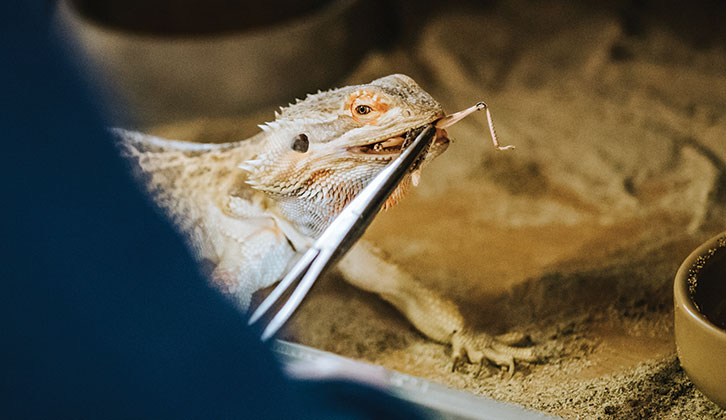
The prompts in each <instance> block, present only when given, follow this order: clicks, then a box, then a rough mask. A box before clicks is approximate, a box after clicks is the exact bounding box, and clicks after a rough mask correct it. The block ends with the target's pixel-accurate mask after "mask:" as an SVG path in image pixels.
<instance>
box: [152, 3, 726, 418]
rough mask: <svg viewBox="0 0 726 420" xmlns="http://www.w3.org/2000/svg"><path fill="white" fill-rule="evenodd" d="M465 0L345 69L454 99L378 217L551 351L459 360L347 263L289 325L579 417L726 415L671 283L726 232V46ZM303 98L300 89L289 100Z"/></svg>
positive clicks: (191, 127)
mask: <svg viewBox="0 0 726 420" xmlns="http://www.w3.org/2000/svg"><path fill="white" fill-rule="evenodd" d="M530 6H532V7H520V8H516V9H515V8H511V9H510V8H507V7H506V6H500V7H499V8H498V9H496V10H494V11H490V12H488V13H483V12H478V11H473V10H466V9H456V10H449V11H447V12H442V13H437V14H435V16H432V17H429V20H428V24H426V25H424V26H423V27H422V28H421V29H420V30H418V31H413V32H412V33H410V34H409V39H410V42H408V43H405V44H404V45H403V46H399V47H398V48H397V49H395V50H393V51H388V52H385V53H374V54H372V55H370V56H368V57H367V58H365V59H364V60H363V61H362V63H361V65H360V66H359V68H358V69H357V71H356V72H355V73H354V74H352V75H351V76H350V77H349V78H348V79H347V80H344V81H341V84H347V83H360V82H367V81H370V80H372V79H374V78H377V77H380V76H383V75H386V74H389V73H406V74H409V75H410V76H412V77H414V78H415V79H416V80H417V81H418V82H419V83H420V84H421V85H422V86H423V87H424V88H425V89H426V90H428V91H429V92H430V93H431V94H432V95H433V96H434V97H436V98H437V99H439V100H440V101H441V102H442V103H443V105H444V107H445V109H446V110H447V111H450V112H452V111H455V110H460V109H463V108H465V107H468V106H470V105H472V104H474V103H476V102H477V101H479V100H485V101H486V102H487V103H488V104H489V105H490V107H491V109H492V112H493V115H494V119H495V122H496V124H497V128H498V132H499V135H500V138H501V139H502V141H503V142H504V143H511V144H515V145H516V147H517V149H516V150H514V151H508V152H499V151H496V150H494V149H493V148H492V147H491V144H490V143H489V138H488V132H487V126H486V121H485V118H484V115H483V114H481V115H475V116H473V117H470V118H469V119H467V120H465V121H463V122H462V123H460V124H458V125H456V126H454V127H452V128H451V129H450V130H449V134H450V135H451V137H452V138H453V139H454V140H455V141H454V143H453V144H452V145H451V146H450V148H449V150H448V151H447V152H446V153H445V154H444V155H442V156H441V157H440V158H439V159H438V160H437V161H435V162H434V163H433V164H431V165H430V166H429V167H428V168H426V170H424V172H423V177H422V180H421V185H420V186H419V187H418V188H417V189H415V190H414V191H413V192H412V193H411V194H410V196H409V197H407V199H406V200H404V202H403V203H401V204H399V205H398V206H397V207H395V208H394V209H392V210H390V211H388V212H386V213H384V214H381V215H380V216H379V218H378V219H377V220H376V221H375V222H374V224H373V225H372V227H371V228H370V229H369V231H368V233H367V234H366V236H367V238H368V239H369V240H371V241H373V242H375V243H377V244H378V245H379V246H380V247H381V248H383V249H384V250H385V251H386V252H387V253H388V254H389V255H390V259H391V260H393V261H395V262H397V263H398V264H400V266H401V267H403V268H404V269H406V270H408V271H410V272H411V273H413V274H414V275H415V276H416V277H418V278H419V279H420V281H421V282H422V283H424V284H426V285H427V286H429V287H431V288H433V289H435V290H437V291H439V292H440V293H441V294H443V295H444V296H446V297H448V298H449V299H451V300H453V301H455V302H457V303H458V304H459V305H460V307H461V309H462V311H463V313H464V315H465V317H466V319H467V320H468V322H469V323H470V324H471V325H473V326H474V327H476V328H477V329H478V330H480V331H482V332H487V333H492V334H495V333H501V332H505V331H510V330H516V331H522V332H525V333H527V334H529V335H530V336H531V338H532V342H533V343H534V344H535V345H537V346H541V347H543V348H546V349H549V351H550V353H551V357H550V358H549V359H548V360H546V361H543V362H542V363H536V364H520V365H519V366H518V369H517V371H516V373H515V374H514V376H513V377H512V378H509V377H508V376H507V374H506V373H504V372H502V371H500V370H499V369H497V368H495V367H493V366H485V367H484V369H482V370H481V371H479V367H478V366H472V365H464V366H461V367H460V368H459V369H457V370H456V371H455V372H451V367H452V361H451V354H450V352H451V350H450V348H449V347H448V346H445V345H442V344H438V343H434V342H431V341H429V340H427V339H426V338H424V337H423V336H422V335H421V334H419V333H418V332H417V331H416V330H414V329H413V328H412V327H411V326H410V325H409V324H408V323H407V322H406V320H405V319H404V318H403V317H402V316H401V315H399V314H398V313H397V312H396V311H395V310H394V309H393V308H392V307H391V306H389V305H388V304H386V303H385V302H383V301H381V300H380V299H378V298H377V297H376V296H374V295H371V294H367V293H365V292H362V291H359V290H357V289H354V288H353V287H351V286H348V285H347V284H346V283H344V282H343V281H342V280H341V279H340V278H339V277H338V276H337V275H335V274H331V275H329V276H327V277H326V278H324V279H323V280H321V281H320V282H319V284H318V285H316V287H315V288H314V289H313V292H312V293H311V294H310V296H309V297H308V299H307V300H306V301H305V302H304V304H303V306H302V307H301V309H300V310H299V312H298V313H297V314H296V315H295V317H294V318H293V320H292V322H291V323H290V324H289V326H288V328H287V330H286V332H285V333H284V337H285V338H287V339H290V340H293V341H296V342H299V343H302V344H306V345H309V346H313V347H316V348H320V349H324V350H328V351H332V352H335V353H338V354H341V355H344V356H349V357H352V358H356V359H362V360H366V361H369V362H373V363H378V364H381V365H383V366H386V367H388V368H391V369H395V370H398V371H401V372H404V373H407V374H411V375H415V376H418V377H422V378H426V379H429V380H433V381H436V382H439V383H442V384H445V385H448V386H451V387H453V388H456V389H461V390H465V391H470V392H472V393H474V394H478V395H486V396H489V397H493V398H496V399H498V400H503V401H509V402H513V403H516V404H521V405H523V406H526V407H531V408H534V409H537V410H543V411H545V412H548V413H551V414H555V415H559V416H562V417H564V418H568V419H575V418H583V419H594V418H603V419H612V418H617V419H636V418H648V419H651V418H653V419H666V418H668V419H671V418H672V419H711V418H713V419H715V418H724V417H726V412H724V411H722V410H720V409H718V407H717V406H716V405H714V404H713V403H711V402H710V401H708V400H707V399H706V398H705V397H704V396H703V395H702V394H701V393H700V392H699V391H698V390H697V389H696V388H695V387H694V385H693V384H692V383H691V382H690V381H689V379H688V378H687V377H686V375H685V374H684V372H683V370H682V369H681V368H680V365H679V362H678V360H677V358H676V355H675V346H674V339H673V323H672V318H673V313H672V306H673V303H672V282H673V278H674V275H675V272H676V269H677V268H678V266H679V264H680V262H681V261H683V259H684V258H685V257H686V256H687V255H688V254H689V253H690V251H691V250H692V249H694V248H695V247H696V246H697V245H698V244H700V243H701V242H703V241H704V240H706V239H707V238H709V237H711V236H712V235H714V234H716V233H717V232H720V231H724V230H726V164H725V163H724V162H725V161H726V112H725V111H726V77H725V76H724V71H723V69H725V68H726V51H724V45H723V44H719V43H715V44H713V45H705V46H704V45H701V46H699V47H698V48H695V47H694V46H693V45H691V44H689V42H687V41H685V40H684V39H683V38H681V37H680V36H678V35H676V34H674V33H672V32H671V31H670V29H668V27H666V26H663V25H659V24H658V23H657V22H655V23H652V24H650V23H649V22H647V21H646V22H644V23H643V29H641V30H640V31H639V32H638V33H636V34H633V33H632V31H627V30H626V29H627V25H625V23H624V22H623V20H622V19H621V16H619V15H617V14H614V13H609V12H606V11H599V12H591V11H588V10H586V9H584V8H583V7H581V6H578V5H577V4H569V3H562V2H545V3H538V4H537V5H536V7H535V6H534V5H530ZM290 99H291V100H292V99H293V98H290ZM271 118H272V113H271V111H268V110H264V111H261V112H260V113H259V114H255V115H247V116H244V117H240V118H231V119H225V120H219V119H206V120H199V121H189V122H181V123H179V124H173V125H166V126H163V127H155V128H154V129H153V130H152V131H154V132H155V133H156V134H160V135H165V136H168V137H173V138H185V139H194V140H200V141H225V140H237V139H239V138H243V137H242V135H243V134H245V135H246V134H250V132H251V131H252V132H253V131H254V130H252V129H251V128H250V127H253V126H254V124H257V123H260V122H261V121H266V120H270V119H271Z"/></svg>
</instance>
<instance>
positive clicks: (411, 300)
mask: <svg viewBox="0 0 726 420" xmlns="http://www.w3.org/2000/svg"><path fill="white" fill-rule="evenodd" d="M338 267H339V269H340V271H341V272H342V274H343V277H344V278H345V279H346V280H347V281H348V282H349V283H350V284H352V285H354V286H356V287H358V288H361V289H363V290H366V291H369V292H373V293H377V294H378V295H380V296H381V297H382V298H383V299H385V300H386V301H388V302H390V303H391V304H392V305H393V306H395V307H396V308H397V309H398V310H399V311H401V312H402V313H403V314H404V315H405V316H406V318H408V320H409V321H410V322H411V323H412V324H413V325H414V326H415V327H416V328H417V329H418V330H419V331H421V332H422V333H423V334H425V335H426V336H428V337H430V338H432V339H434V340H436V341H438V342H441V343H446V344H451V346H452V357H453V358H454V365H453V368H456V364H457V362H458V360H461V359H464V358H468V359H469V361H470V362H472V363H482V364H483V362H484V361H485V360H489V361H491V362H493V363H495V364H497V365H500V366H508V367H509V372H510V374H512V373H513V372H514V365H515V361H529V362H531V361H536V360H538V359H539V357H538V356H537V354H536V353H535V349H534V348H532V347H514V346H513V345H514V344H517V343H519V342H521V341H522V340H523V339H524V338H525V336H524V335H522V334H518V333H509V334H504V335H501V336H497V337H492V336H489V335H487V334H483V333H475V332H473V331H471V330H470V329H468V328H467V327H466V325H465V322H464V317H463V316H462V315H461V313H460V312H459V309H458V308H457V307H456V305H454V303H452V302H451V301H449V300H446V299H444V298H443V297H441V296H439V295H438V294H436V293H435V292H434V291H432V290H430V289H428V288H426V287H425V286H423V285H421V284H420V283H418V282H417V281H416V280H415V279H414V278H413V277H412V276H411V275H409V274H408V273H406V272H404V271H403V270H401V269H400V268H399V267H397V266H396V265H395V264H392V263H390V262H388V261H387V260H386V259H385V258H384V256H383V254H382V252H381V251H380V250H378V249H377V248H375V247H373V246H372V245H371V244H369V243H367V242H365V241H360V242H359V243H358V244H357V245H356V246H354V247H353V248H352V249H351V250H350V252H349V253H348V255H346V256H345V258H343V259H342V260H341V261H340V263H339V264H338Z"/></svg>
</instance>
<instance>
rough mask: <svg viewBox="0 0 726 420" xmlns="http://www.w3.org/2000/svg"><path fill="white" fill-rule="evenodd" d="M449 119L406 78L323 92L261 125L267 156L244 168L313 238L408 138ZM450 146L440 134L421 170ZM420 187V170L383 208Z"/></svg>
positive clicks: (252, 182)
mask: <svg viewBox="0 0 726 420" xmlns="http://www.w3.org/2000/svg"><path fill="white" fill-rule="evenodd" d="M444 115H445V114H444V111H443V109H442V107H441V105H440V104H439V103H438V102H437V101H436V100H435V99H434V98H432V97H431V95H429V94H428V93H426V92H425V91H424V90H423V89H421V88H420V87H419V86H418V85H417V84H416V82H414V81H413V79H411V78H410V77H408V76H404V75H401V74H394V75H390V76H387V77H383V78H380V79H377V80H374V81H373V82H371V83H369V84H365V85H357V86H348V87H344V88H340V89H334V90H330V91H327V92H319V93H317V94H313V95H308V96H307V98H305V99H304V100H298V102H297V103H295V104H291V105H290V106H288V107H287V108H282V109H281V112H280V113H276V119H275V121H273V122H270V123H267V124H265V125H262V126H260V127H261V128H262V129H263V130H264V131H265V132H266V134H267V135H266V139H265V141H264V145H263V147H262V151H261V152H260V153H259V154H258V155H257V156H256V157H255V159H253V160H250V161H247V162H245V163H244V164H243V165H241V166H240V167H241V168H243V169H245V170H247V171H248V172H249V175H248V180H247V183H248V184H250V185H251V186H252V187H253V188H255V189H258V190H261V191H264V192H266V193H267V194H269V195H270V196H271V197H272V198H274V199H275V200H276V201H277V202H278V205H279V208H280V210H281V211H282V212H283V214H284V215H285V217H286V218H287V219H288V220H290V221H291V222H293V223H294V224H295V225H296V226H297V227H298V229H300V231H301V232H303V233H305V234H307V235H310V236H315V235H317V234H319V233H320V232H322V230H323V229H325V227H326V226H327V225H328V224H329V223H330V221H332V219H333V218H334V217H335V216H336V215H337V214H338V213H339V212H340V211H341V210H342V209H343V208H344V207H345V205H346V204H348V203H349V202H350V201H351V200H352V199H353V197H355V195H356V194H358V192H359V191H360V190H361V189H363V188H364V187H365V186H366V185H367V184H368V182H369V181H370V180H371V179H372V178H373V177H375V175H376V174H377V173H378V172H379V171H380V170H381V169H383V167H385V166H386V165H387V164H388V163H389V162H391V161H392V160H393V159H395V158H396V157H397V156H398V155H399V154H400V153H401V149H402V147H403V143H404V140H405V139H406V136H407V135H409V136H410V135H411V133H412V132H413V130H416V129H418V128H420V127H422V126H424V125H427V124H430V123H433V122H435V121H437V120H439V119H441V118H442V117H444ZM448 144H449V139H448V137H447V135H446V132H445V131H444V130H443V129H437V133H436V137H435V139H434V141H433V142H432V144H431V146H430V147H429V149H428V151H427V154H426V156H425V158H424V159H423V162H422V165H421V166H423V165H425V164H427V163H428V162H429V161H431V160H432V159H433V158H435V157H436V156H438V155H439V154H441V153H442V152H443V151H444V150H445V149H446V147H447V146H448ZM421 166H419V168H420V167H421ZM417 182H418V170H417V171H415V172H414V173H410V174H408V175H407V176H406V178H405V179H404V180H403V182H401V184H400V185H399V187H398V188H397V189H396V191H394V193H393V194H392V195H391V197H390V198H389V200H388V202H387V203H386V205H385V206H384V207H390V206H392V205H393V204H395V203H396V202H397V201H398V200H400V199H401V197H402V196H403V195H404V194H405V192H406V191H407V190H408V189H409V188H410V186H411V185H412V184H414V185H415V184H417Z"/></svg>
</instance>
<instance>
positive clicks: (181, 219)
mask: <svg viewBox="0 0 726 420" xmlns="http://www.w3.org/2000/svg"><path fill="white" fill-rule="evenodd" d="M444 116H445V113H444V111H443V108H442V106H441V105H440V104H439V103H438V102H437V101H436V100H435V99H434V98H432V97H431V96H430V95H429V94H428V93H426V92H425V91H424V90H423V89H421V88H420V87H419V86H418V85H417V84H416V82H414V81H413V80H412V79H411V78H409V77H408V76H404V75H400V74H394V75H390V76H387V77H383V78H380V79H377V80H374V81H372V82H371V83H369V84H364V85H358V86H348V87H343V88H340V89H334V90H330V91H326V92H319V93H317V94H313V95H308V96H307V97H306V98H305V99H304V100H298V101H297V103H295V104H291V105H290V106H288V107H286V108H281V110H280V112H279V113H275V120H274V121H272V122H268V123H266V124H263V125H260V128H261V129H262V131H261V132H260V133H258V134H257V135H255V136H253V137H251V138H249V139H247V140H243V141H238V142H233V143H225V144H202V143H192V142H184V141H175V140H166V139H162V138H158V137H154V136H150V135H146V134H142V133H139V132H132V131H126V130H122V129H113V130H112V131H113V133H114V134H115V135H116V136H117V138H118V144H119V147H120V149H121V151H122V154H123V155H124V156H125V157H126V158H128V159H129V161H130V162H131V163H132V167H133V168H134V173H135V174H136V175H137V177H138V178H139V179H140V180H141V181H142V183H143V184H144V185H145V187H146V189H147V190H148V192H149V193H150V195H151V197H152V198H153V200H154V201H155V202H156V204H158V206H159V207H160V208H161V209H163V211H165V212H166V213H167V214H168V215H169V216H170V218H171V220H172V221H173V223H174V224H175V225H176V226H177V228H178V229H179V230H181V232H183V233H184V235H185V236H186V238H187V239H188V244H189V246H190V247H191V248H192V250H193V252H194V254H195V255H196V257H197V258H198V259H199V260H200V261H209V262H211V263H212V264H213V266H214V269H213V271H212V273H211V276H210V277H211V281H212V283H213V284H214V285H215V286H216V287H217V288H218V289H219V290H220V291H221V292H222V293H223V294H225V295H227V296H229V297H230V298H231V299H232V300H233V301H234V302H235V303H236V304H237V305H238V306H239V307H240V308H241V309H242V310H245V311H246V310H247V309H248V307H249V305H250V300H251V296H252V294H253V293H254V292H255V291H257V290H258V289H261V288H264V287H267V286H269V285H271V284H273V283H274V282H276V281H277V280H279V279H280V278H281V276H282V275H283V274H284V272H285V271H286V267H288V265H289V264H290V261H291V260H293V259H294V256H295V255H296V253H300V252H304V251H305V250H306V248H307V247H309V246H310V244H312V242H313V241H314V239H315V238H316V237H317V236H318V235H319V234H320V233H321V232H322V231H323V230H324V229H325V227H326V226H327V225H328V224H329V223H330V222H331V220H332V219H333V218H334V217H335V216H336V215H337V214H338V213H339V212H340V211H341V210H342V209H343V207H345V205H346V204H347V203H348V202H349V201H351V200H352V198H353V197H354V196H355V195H356V194H357V193H358V192H359V191H360V190H361V189H363V188H364V187H365V186H366V185H367V183H368V182H369V181H370V180H371V179H372V178H373V177H374V176H375V175H376V174H377V173H378V172H379V171H380V170H381V169H382V168H383V167H384V166H385V165H387V164H388V163H389V162H390V161H391V160H393V159H394V158H395V157H396V156H398V155H399V154H400V152H401V149H402V147H403V142H404V137H406V133H407V132H409V130H412V129H416V128H420V127H422V126H424V125H427V124H430V123H434V122H436V121H438V120H440V119H441V118H443V117H444ZM448 144H449V138H448V137H447V133H446V131H445V130H443V129H437V132H436V136H435V139H434V140H433V141H432V143H431V145H430V147H429V149H428V151H427V152H426V155H425V157H424V158H423V162H422V164H421V165H419V166H418V168H419V169H420V168H421V167H423V166H425V165H426V164H427V163H428V162H430V161H431V160H432V159H434V158H435V157H436V156H438V155H439V154H441V153H442V152H443V151H444V150H445V149H446V148H447V146H448ZM418 176H419V172H418V170H416V171H415V172H413V173H409V174H408V175H407V176H406V177H405V178H404V180H403V182H401V184H400V185H399V186H398V188H397V189H396V190H395V191H394V192H393V194H392V195H391V196H390V198H389V199H388V201H387V202H386V204H385V205H384V208H388V207H390V206H393V205H394V204H396V202H398V201H399V200H400V199H401V198H402V197H403V196H404V195H405V193H406V192H407V191H408V190H409V189H410V188H411V186H412V185H416V184H417V183H418ZM338 269H339V271H340V272H341V274H342V276H343V278H344V279H346V280H347V281H348V282H350V284H352V285H354V286H357V287H359V288H361V289H363V290H366V291H369V292H373V293H376V294H378V295H380V296H381V297H382V298H383V299H385V300H386V301H388V302H390V303H391V304H393V305H394V306H395V307H396V308H398V310H400V311H401V313H403V315H404V316H406V318H408V320H409V321H410V322H411V323H412V324H413V325H414V326H415V327H416V328H417V329H418V330H419V331H420V332H422V333H423V334H424V335H426V336H427V337H429V338H431V339H433V340H436V341H438V342H441V343H446V344H450V345H451V346H452V356H453V358H454V365H453V366H454V368H455V367H456V364H457V362H458V361H461V360H466V359H468V360H469V361H470V362H472V363H483V362H484V361H485V360H489V361H491V362H493V363H495V364H497V365H502V366H508V367H509V372H510V373H511V372H513V369H514V364H515V361H517V360H522V361H535V360H537V359H538V356H537V355H536V354H535V353H536V352H535V350H534V348H533V347H515V346H514V345H515V344H517V343H518V342H521V341H522V339H523V338H524V336H523V335H522V334H517V333H509V334H505V335H502V336H498V337H492V336H489V335H487V334H484V333H477V332H474V331H472V330H471V329H469V328H467V326H466V323H465V320H464V318H463V316H462V315H461V313H460V312H459V310H458V309H457V307H456V305H455V304H453V303H452V302H451V301H449V300H447V299H445V298H444V297H441V296H439V295H438V294H437V293H436V292H434V291H432V290H430V289H428V288H426V287H424V286H423V285H421V284H419V283H418V282H416V280H415V279H414V278H413V277H412V276H411V275H409V274H407V273H406V272H404V271H403V270H401V269H400V268H398V267H397V266H396V265H394V264H393V263H391V262H389V261H387V260H386V259H385V258H384V256H383V255H382V253H381V252H380V251H379V250H378V249H376V248H375V247H374V246H373V245H371V244H370V243H368V242H366V241H360V242H359V243H358V244H356V245H355V246H354V247H353V248H352V249H351V250H350V252H349V253H348V254H347V255H346V256H345V257H344V258H343V259H342V260H341V261H340V262H339V263H338Z"/></svg>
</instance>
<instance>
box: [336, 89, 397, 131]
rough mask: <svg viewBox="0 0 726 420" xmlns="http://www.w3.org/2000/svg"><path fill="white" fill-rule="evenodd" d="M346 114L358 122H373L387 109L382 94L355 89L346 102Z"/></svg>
mask: <svg viewBox="0 0 726 420" xmlns="http://www.w3.org/2000/svg"><path fill="white" fill-rule="evenodd" d="M346 108H347V110H348V113H349V114H348V115H350V116H351V117H353V119H354V120H355V121H356V122H358V123H360V124H375V123H376V120H378V118H379V117H380V116H381V115H383V114H384V113H385V112H386V111H388V104H387V103H386V102H385V100H384V98H383V94H381V93H377V92H374V91H369V90H363V89H361V90H356V91H355V92H353V93H351V94H350V96H349V97H348V101H347V103H346Z"/></svg>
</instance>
